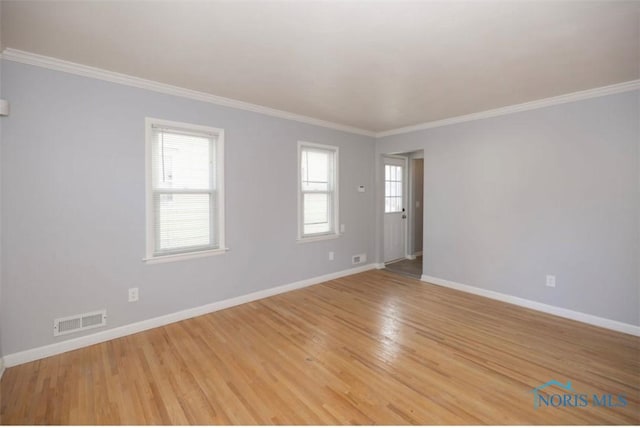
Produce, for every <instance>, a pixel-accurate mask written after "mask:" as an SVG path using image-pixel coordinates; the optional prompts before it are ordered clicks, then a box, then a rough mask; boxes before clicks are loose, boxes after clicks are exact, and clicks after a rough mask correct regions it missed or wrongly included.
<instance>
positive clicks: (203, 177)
mask: <svg viewBox="0 0 640 428" xmlns="http://www.w3.org/2000/svg"><path fill="white" fill-rule="evenodd" d="M211 146H212V140H211V137H205V136H194V135H185V134H180V133H178V132H176V133H172V132H168V131H160V132H158V133H157V135H156V139H155V144H154V147H153V159H152V162H153V183H154V187H155V188H162V189H209V188H210V187H211V183H210V178H211V175H210V174H214V172H213V167H212V166H213V165H215V159H212V157H213V156H212V154H213V153H212V150H211V149H212V147H211ZM212 160H213V163H212V162H211V161H212ZM214 176H215V174H214Z"/></svg>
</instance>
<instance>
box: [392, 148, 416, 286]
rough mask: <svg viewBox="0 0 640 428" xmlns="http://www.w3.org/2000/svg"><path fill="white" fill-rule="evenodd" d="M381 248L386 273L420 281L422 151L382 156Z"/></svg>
mask: <svg viewBox="0 0 640 428" xmlns="http://www.w3.org/2000/svg"><path fill="white" fill-rule="evenodd" d="M383 164H384V171H383V181H384V186H383V198H384V214H383V215H384V224H383V227H384V234H383V239H384V245H383V251H384V253H383V257H384V262H385V267H386V269H388V270H391V271H393V272H397V273H400V274H403V275H407V276H411V277H414V278H420V277H421V276H422V252H423V206H424V200H423V199H424V190H423V189H424V152H423V151H422V150H420V151H416V152H409V153H401V154H397V155H393V156H391V155H387V156H384V157H383Z"/></svg>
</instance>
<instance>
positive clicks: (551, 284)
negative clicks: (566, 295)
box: [547, 275, 556, 287]
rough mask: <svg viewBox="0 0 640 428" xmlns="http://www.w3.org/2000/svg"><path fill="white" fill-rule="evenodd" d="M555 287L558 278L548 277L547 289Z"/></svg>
mask: <svg viewBox="0 0 640 428" xmlns="http://www.w3.org/2000/svg"><path fill="white" fill-rule="evenodd" d="M555 286H556V276H555V275H547V287H555Z"/></svg>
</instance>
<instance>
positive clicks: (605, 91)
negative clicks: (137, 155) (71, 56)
mask: <svg viewBox="0 0 640 428" xmlns="http://www.w3.org/2000/svg"><path fill="white" fill-rule="evenodd" d="M0 59H6V60H7V61H14V62H19V63H22V64H28V65H34V66H37V67H43V68H48V69H50V70H56V71H62V72H65V73H71V74H75V75H78V76H84V77H89V78H93V79H98V80H104V81H107V82H112V83H119V84H121V85H126V86H133V87H135V88H141V89H146V90H149V91H154V92H159V93H163V94H168V95H174V96H177V97H183V98H189V99H193V100H197V101H203V102H207V103H211V104H216V105H221V106H225V107H231V108H235V109H239V110H245V111H251V112H254V113H260V114H264V115H267V116H272V117H278V118H281V119H288V120H293V121H296V122H301V123H306V124H309V125H315V126H321V127H323V128H329V129H335V130H338V131H343V132H349V133H352V134H358V135H365V136H367V137H375V138H382V137H388V136H390V135H398V134H406V133H409V132H414V131H420V130H423V129H429V128H437V127H440V126H446V125H453V124H455V123H462V122H469V121H472V120H478V119H486V118H490V117H496V116H503V115H506V114H511V113H517V112H521V111H527V110H534V109H538V108H542V107H548V106H553V105H557V104H564V103H569V102H573V101H580V100H585V99H589V98H595V97H602V96H605V95H611V94H617V93H621V92H628V91H633V90H637V89H640V79H637V80H630V81H628V82H622V83H616V84H613V85H608V86H602V87H599V88H593V89H587V90H584V91H578V92H572V93H569V94H564V95H559V96H555V97H550V98H543V99H539V100H535V101H529V102H526V103H522V104H514V105H510V106H505V107H500V108H496V109H491V110H485V111H481V112H476V113H471V114H466V115H462V116H455V117H449V118H445V119H441V120H436V121H431V122H425V123H421V124H417V125H411V126H405V127H401V128H395V129H390V130H387V131H382V132H373V131H369V130H366V129H361V128H357V127H354V126H348V125H343V124H340V123H335V122H330V121H326V120H322V119H316V118H313V117H309V116H304V115H300V114H296V113H291V112H288V111H284V110H277V109H274V108H271V107H266V106H261V105H258V104H252V103H248V102H244V101H239V100H234V99H231V98H225V97H220V96H217V95H213V94H209V93H207V92H200V91H195V90H192V89H186V88H181V87H179V86H173V85H169V84H166V83H161V82H156V81H154V80H147V79H142V78H139V77H134V76H130V75H128V74H122V73H116V72H114V71H109V70H104V69H101V68H97V67H91V66H88V65H83V64H78V63H75V62H71V61H65V60H62V59H58V58H53V57H49V56H45V55H39V54H35V53H31V52H26V51H22V50H19V49H13V48H6V49H5V50H4V51H3V52H2V53H1V54H0Z"/></svg>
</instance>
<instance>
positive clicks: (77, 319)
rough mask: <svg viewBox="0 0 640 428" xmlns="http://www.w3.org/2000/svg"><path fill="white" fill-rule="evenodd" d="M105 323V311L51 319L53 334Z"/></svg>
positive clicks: (57, 334) (67, 332)
mask: <svg viewBox="0 0 640 428" xmlns="http://www.w3.org/2000/svg"><path fill="white" fill-rule="evenodd" d="M103 325H107V311H106V310H101V311H96V312H87V313H86V314H81V315H74V316H71V317H64V318H56V319H55V320H53V335H54V336H60V335H62V334H69V333H75V332H77V331H82V330H88V329H90V328H96V327H102V326H103Z"/></svg>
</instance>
